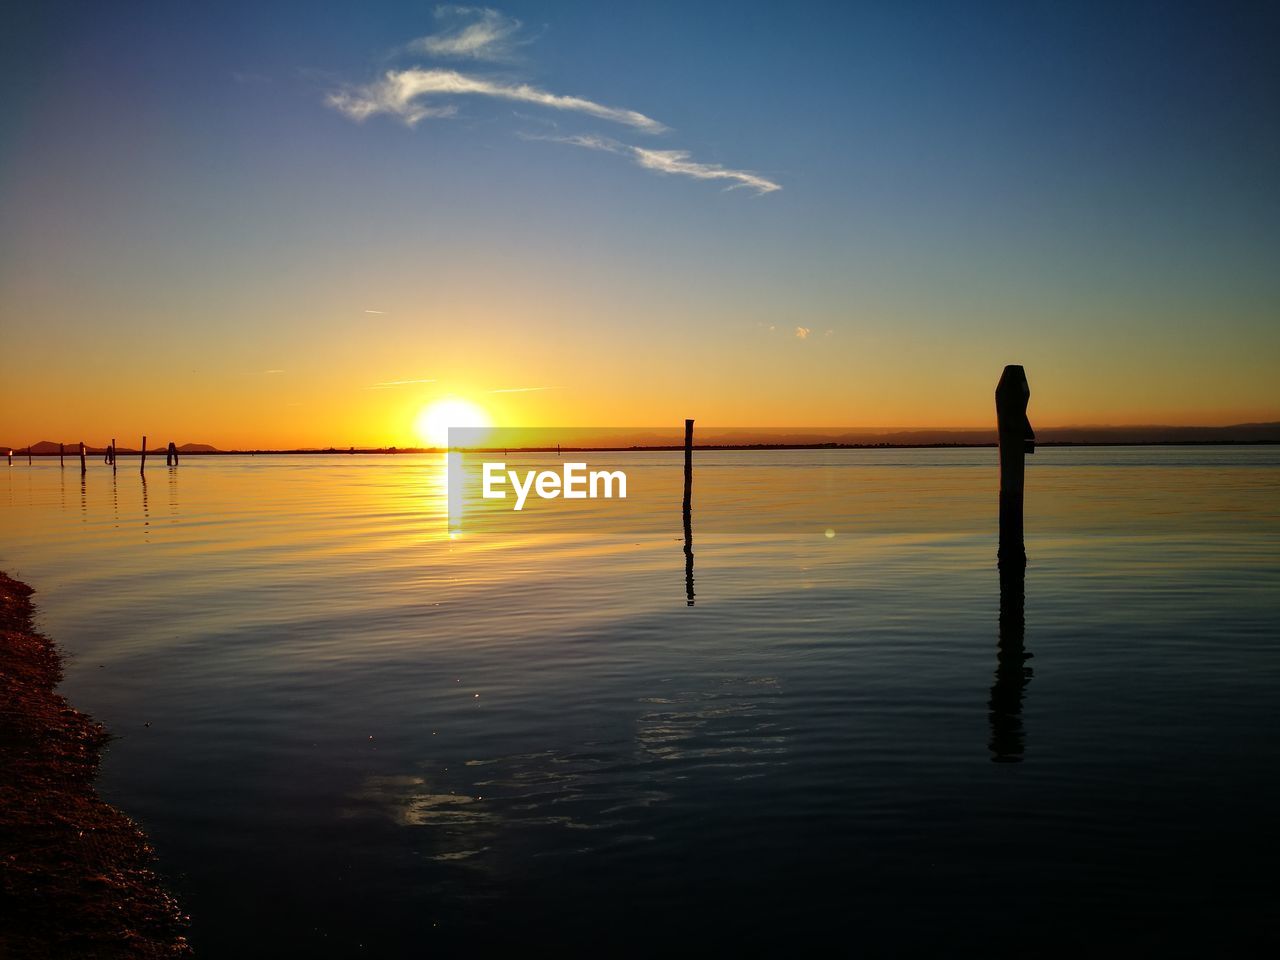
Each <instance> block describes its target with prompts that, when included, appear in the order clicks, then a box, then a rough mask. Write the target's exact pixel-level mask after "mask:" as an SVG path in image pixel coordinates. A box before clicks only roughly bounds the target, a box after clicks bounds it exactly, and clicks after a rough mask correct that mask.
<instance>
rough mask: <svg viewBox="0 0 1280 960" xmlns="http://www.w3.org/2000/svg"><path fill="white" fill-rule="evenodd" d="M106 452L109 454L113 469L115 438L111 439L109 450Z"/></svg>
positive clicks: (114, 462)
mask: <svg viewBox="0 0 1280 960" xmlns="http://www.w3.org/2000/svg"><path fill="white" fill-rule="evenodd" d="M108 452H109V453H110V454H111V465H112V466H113V467H114V466H115V465H116V438H115V437H112V438H111V449H110V451H108Z"/></svg>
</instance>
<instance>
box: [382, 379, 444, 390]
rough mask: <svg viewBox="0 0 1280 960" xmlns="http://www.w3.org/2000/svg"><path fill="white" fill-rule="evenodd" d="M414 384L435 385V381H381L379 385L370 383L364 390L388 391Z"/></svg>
mask: <svg viewBox="0 0 1280 960" xmlns="http://www.w3.org/2000/svg"><path fill="white" fill-rule="evenodd" d="M414 383H435V380H383V381H382V382H381V383H371V384H369V386H367V387H365V389H366V390H390V389H392V388H394V387H407V386H409V385H410V384H414Z"/></svg>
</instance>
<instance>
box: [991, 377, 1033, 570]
mask: <svg viewBox="0 0 1280 960" xmlns="http://www.w3.org/2000/svg"><path fill="white" fill-rule="evenodd" d="M1030 399H1031V388H1030V386H1028V384H1027V374H1026V372H1025V371H1024V370H1023V369H1022V367H1021V366H1018V365H1016V364H1010V365H1009V366H1007V367H1005V368H1004V373H1002V374H1001V375H1000V382H999V383H998V384H996V429H997V432H998V435H999V439H1000V552H999V553H998V554H997V558H998V562H999V563H1000V566H1001V567H1002V568H1003V566H1004V565H1005V564H1006V563H1013V564H1019V565H1021V566H1023V567H1025V566H1026V564H1027V552H1026V548H1025V547H1024V546H1023V542H1022V488H1023V479H1024V476H1025V473H1026V454H1028V453H1034V452H1035V449H1036V435H1035V431H1033V430H1032V429H1031V421H1030V420H1028V419H1027V401H1028V400H1030Z"/></svg>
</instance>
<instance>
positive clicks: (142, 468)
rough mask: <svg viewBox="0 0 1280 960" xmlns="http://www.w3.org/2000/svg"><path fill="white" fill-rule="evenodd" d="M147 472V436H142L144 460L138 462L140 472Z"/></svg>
mask: <svg viewBox="0 0 1280 960" xmlns="http://www.w3.org/2000/svg"><path fill="white" fill-rule="evenodd" d="M146 470H147V435H146V434H145V433H144V434H143V435H142V459H141V460H139V461H138V472H139V473H146Z"/></svg>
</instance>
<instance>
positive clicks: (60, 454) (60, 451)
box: [58, 443, 67, 467]
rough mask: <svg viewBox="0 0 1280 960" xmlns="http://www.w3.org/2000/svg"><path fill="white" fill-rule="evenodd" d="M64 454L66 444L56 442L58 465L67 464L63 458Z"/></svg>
mask: <svg viewBox="0 0 1280 960" xmlns="http://www.w3.org/2000/svg"><path fill="white" fill-rule="evenodd" d="M66 454H67V449H66V444H63V443H60V444H58V466H60V467H65V466H66V465H67V461H66V460H65V457H66Z"/></svg>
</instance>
